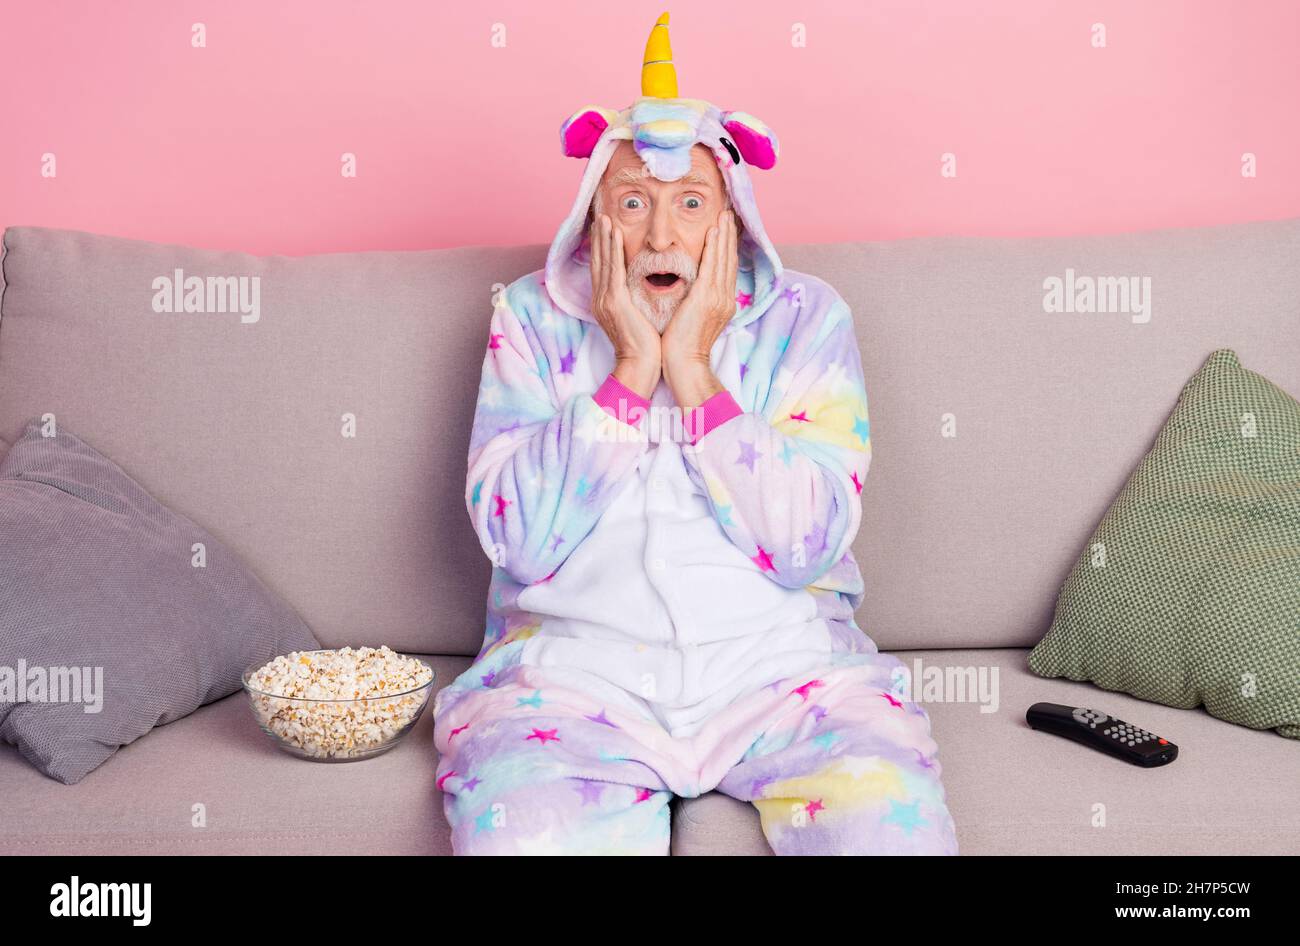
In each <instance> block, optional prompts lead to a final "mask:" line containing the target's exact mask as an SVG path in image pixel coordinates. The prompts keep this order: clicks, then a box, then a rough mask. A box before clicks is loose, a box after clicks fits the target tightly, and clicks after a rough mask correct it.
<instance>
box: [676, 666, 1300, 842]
mask: <svg viewBox="0 0 1300 946" xmlns="http://www.w3.org/2000/svg"><path fill="white" fill-rule="evenodd" d="M895 654H896V655H897V656H898V657H899V658H900V659H902V660H903V662H904V663H905V664H907V666H908V668H909V669H912V668H913V667H914V664H913V661H914V660H916V659H920V660H921V662H922V666H923V667H973V668H981V667H986V668H989V672H990V675H991V672H992V668H994V667H996V668H997V670H998V683H999V688H998V697H999V703H998V709H997V711H996V712H992V713H981V712H980V707H979V706H978V705H977V704H976V703H974V702H965V703H956V702H952V703H939V702H924V703H923V705H924V706H925V709H926V711H927V712H928V713H929V714H930V721H931V725H932V731H933V733H934V738H935V740H936V741H937V742H938V743H939V763H940V764H941V765H942V766H943V783H944V788H945V790H946V792H947V795H948V808H949V810H950V811H951V812H952V816H953V820H954V821H956V823H957V843H958V845H959V848H960V853H962V854H1295V853H1297V852H1298V851H1300V809H1297V807H1296V805H1295V786H1296V785H1297V784H1300V751H1297V747H1296V745H1295V743H1294V742H1293V741H1291V740H1287V739H1279V738H1278V737H1277V735H1276V734H1275V733H1273V732H1270V731H1256V730H1249V729H1243V728H1242V727H1240V726H1235V725H1233V724H1231V723H1226V722H1223V721H1222V720H1218V719H1215V718H1214V717H1213V716H1210V715H1209V714H1208V713H1206V712H1205V711H1204V710H1203V709H1194V710H1180V709H1173V708H1171V707H1168V706H1162V705H1160V704H1158V703H1148V702H1145V701H1143V700H1139V699H1136V698H1135V697H1131V696H1128V695H1125V694H1121V693H1108V692H1105V691H1103V690H1099V689H1097V688H1096V687H1094V686H1092V685H1090V684H1087V683H1075V682H1072V681H1069V680H1054V679H1044V678H1042V677H1039V676H1037V675H1035V674H1033V673H1032V672H1030V670H1029V668H1028V661H1027V658H1028V654H1029V651H1028V650H1025V649H1009V650H943V651H940V650H932V651H896V652H895ZM913 673H914V676H915V671H913ZM1040 701H1045V702H1051V703H1065V704H1068V705H1070V706H1092V707H1095V708H1097V709H1100V710H1102V711H1104V712H1106V713H1108V714H1110V715H1112V716H1116V717H1118V718H1120V719H1123V720H1127V721H1128V722H1131V723H1136V724H1138V725H1140V726H1142V727H1143V728H1145V729H1148V730H1150V731H1152V732H1154V733H1156V734H1157V735H1159V736H1163V737H1166V738H1168V739H1169V740H1170V741H1171V742H1173V743H1175V744H1176V745H1177V746H1178V747H1179V752H1178V758H1177V759H1176V760H1175V761H1174V762H1172V763H1170V764H1169V765H1165V766H1160V767H1158V768H1154V769H1142V768H1138V767H1137V766H1133V765H1129V764H1128V763H1126V762H1121V761H1119V760H1118V759H1113V758H1111V757H1110V756H1107V755H1103V754H1102V753H1100V752H1096V751H1094V750H1092V749H1088V748H1086V747H1084V746H1081V745H1078V744H1075V743H1072V742H1069V741H1067V740H1065V739H1062V738H1060V737H1058V736H1051V735H1048V734H1046V733H1042V732H1038V731H1036V730H1033V729H1030V728H1029V725H1028V724H1027V723H1026V722H1025V710H1027V709H1028V708H1029V707H1030V706H1031V705H1033V704H1034V703H1037V702H1040ZM1099 805H1101V806H1105V807H1104V815H1105V825H1106V826H1105V827H1094V826H1093V824H1092V822H1093V820H1094V818H1095V817H1096V816H1095V814H1094V808H1095V806H1099ZM672 850H673V853H674V854H678V855H692V854H768V853H770V851H769V849H768V847H767V843H766V842H765V841H764V840H763V835H762V832H761V831H760V829H759V824H758V816H757V814H756V813H755V812H754V810H753V806H751V805H749V804H748V803H744V802H739V801H736V800H735V799H733V798H729V797H728V796H726V795H722V794H719V793H718V792H710V793H708V794H706V795H702V796H700V797H699V798H694V799H683V800H681V801H680V802H679V803H678V808H677V811H676V812H675V813H674V816H673V840H672Z"/></svg>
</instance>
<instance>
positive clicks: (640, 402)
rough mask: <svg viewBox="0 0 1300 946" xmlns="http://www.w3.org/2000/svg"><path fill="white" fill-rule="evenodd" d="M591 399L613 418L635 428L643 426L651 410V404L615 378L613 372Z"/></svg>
mask: <svg viewBox="0 0 1300 946" xmlns="http://www.w3.org/2000/svg"><path fill="white" fill-rule="evenodd" d="M591 397H592V400H594V401H595V402H596V403H597V404H599V405H600V406H601V407H602V408H603V409H604V410H605V411H606V412H607V413H609V414H610V415H611V416H613V417H616V418H618V419H619V420H621V421H622V422H623V423H625V424H630V425H632V426H633V427H640V426H641V421H642V420H644V419H645V415H646V411H648V410H649V409H650V402H649V401H647V400H646V399H645V398H643V397H642V396H641V395H639V394H637V393H636V392H635V391H633V390H632V389H631V388H629V387H628V386H627V385H626V384H624V383H623V382H622V381H620V380H618V378H616V377H614V373H613V372H612V371H611V372H610V373H609V377H607V378H606V379H605V380H604V381H602V382H601V385H600V387H598V388H597V389H596V390H595V393H593V394H592V395H591Z"/></svg>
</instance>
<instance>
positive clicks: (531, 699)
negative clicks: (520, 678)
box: [517, 690, 542, 709]
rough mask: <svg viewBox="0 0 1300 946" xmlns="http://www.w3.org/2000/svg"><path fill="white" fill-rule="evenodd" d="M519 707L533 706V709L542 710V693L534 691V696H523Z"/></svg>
mask: <svg viewBox="0 0 1300 946" xmlns="http://www.w3.org/2000/svg"><path fill="white" fill-rule="evenodd" d="M518 700H519V702H518V704H517V705H519V706H531V707H532V708H533V709H541V708H542V691H541V690H534V691H533V695H532V696H521V697H519V698H518Z"/></svg>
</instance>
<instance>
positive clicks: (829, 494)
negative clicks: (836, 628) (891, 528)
mask: <svg viewBox="0 0 1300 946" xmlns="http://www.w3.org/2000/svg"><path fill="white" fill-rule="evenodd" d="M809 316H811V317H807V316H804V315H800V317H799V318H798V319H797V320H796V321H795V325H794V327H793V329H792V331H791V333H790V336H789V338H788V339H786V338H783V339H781V340H780V342H781V343H782V344H784V345H785V352H784V354H782V355H781V356H780V358H779V359H778V360H777V361H776V365H775V371H774V372H773V377H772V383H771V385H770V387H769V389H768V396H767V398H766V401H765V403H764V404H763V405H761V406H760V407H758V408H757V409H756V410H754V411H748V412H747V411H744V410H743V409H742V408H741V407H740V406H739V404H737V403H736V401H735V399H734V398H733V397H732V396H731V394H730V393H729V392H725V391H724V392H719V393H718V394H715V395H713V397H711V398H709V400H708V401H706V402H705V403H704V404H703V405H701V406H700V408H699V409H698V410H697V411H694V412H691V419H692V420H693V421H694V423H693V424H692V423H688V425H687V431H688V437H689V438H691V439H693V440H694V444H693V446H688V447H686V448H685V449H684V451H683V452H684V454H685V456H686V458H687V462H688V463H689V464H690V465H691V466H692V467H693V468H694V470H695V472H696V474H697V475H698V476H699V478H700V479H701V480H702V481H703V483H704V487H705V492H706V494H707V495H708V497H709V502H710V505H711V506H712V508H713V512H714V515H715V517H716V518H717V520H718V523H719V524H720V525H721V526H722V529H723V531H724V532H726V534H727V536H728V537H729V538H730V539H731V541H732V542H733V543H734V544H735V545H736V546H737V547H738V548H739V549H740V550H741V551H742V552H744V553H745V554H746V555H747V556H749V557H750V560H751V561H752V562H753V563H754V566H755V567H756V568H758V569H759V570H760V571H762V572H763V573H764V574H766V575H767V576H768V577H769V578H771V579H772V580H773V581H775V582H776V583H777V584H779V585H782V586H784V587H787V588H800V587H803V586H805V585H810V584H815V583H817V582H818V580H819V579H821V578H822V576H823V575H826V573H827V572H828V571H830V570H831V569H832V568H833V567H834V566H835V565H836V564H837V563H839V562H840V561H841V559H843V558H844V556H845V554H846V553H847V552H848V551H849V546H850V545H851V544H852V542H853V538H854V536H855V535H856V534H857V531H858V526H859V524H860V522H861V518H862V502H861V498H860V494H861V492H862V484H863V480H864V479H865V478H866V475H867V467H868V466H869V465H870V462H871V437H870V424H869V421H868V416H867V394H866V388H865V385H864V382H863V374H862V357H861V354H860V353H859V351H858V345H857V340H856V339H855V337H854V332H853V318H852V315H851V313H850V311H849V307H848V304H847V303H845V302H844V300H843V299H841V298H840V297H839V296H838V295H835V296H834V299H833V301H832V302H831V303H830V304H829V305H827V306H824V307H823V309H822V312H821V313H820V314H817V313H809Z"/></svg>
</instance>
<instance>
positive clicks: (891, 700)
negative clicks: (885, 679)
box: [880, 692, 903, 709]
mask: <svg viewBox="0 0 1300 946" xmlns="http://www.w3.org/2000/svg"><path fill="white" fill-rule="evenodd" d="M880 695H881V696H883V697H884V698H885V699H887V700H889V705H890V706H892V707H894V708H895V709H902V708H903V704H902V703H900V702H899V701H898V700H896V699H894V698H893V696H891V695H890V694H888V693H884V692H882V693H881V694H880Z"/></svg>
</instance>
